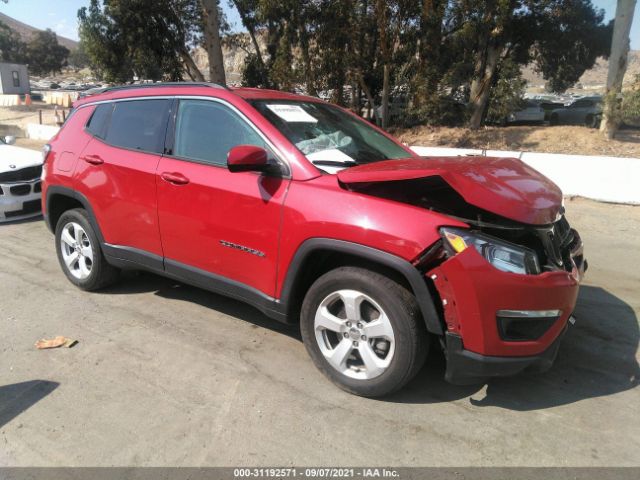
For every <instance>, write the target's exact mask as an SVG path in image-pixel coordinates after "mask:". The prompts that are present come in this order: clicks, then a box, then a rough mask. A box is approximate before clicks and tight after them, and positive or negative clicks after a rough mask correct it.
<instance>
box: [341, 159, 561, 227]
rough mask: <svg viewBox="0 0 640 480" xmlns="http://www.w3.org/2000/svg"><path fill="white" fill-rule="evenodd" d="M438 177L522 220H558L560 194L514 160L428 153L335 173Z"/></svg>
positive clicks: (380, 178)
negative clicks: (417, 156)
mask: <svg viewBox="0 0 640 480" xmlns="http://www.w3.org/2000/svg"><path fill="white" fill-rule="evenodd" d="M436 175H437V176H440V177H442V179H443V180H444V181H446V182H447V183H448V184H449V185H451V187H453V188H454V189H455V190H456V191H457V192H458V193H459V194H460V195H462V197H463V198H464V199H465V200H466V201H467V202H469V203H470V204H472V205H475V206H476V207H479V208H482V209H484V210H488V211H490V212H493V213H496V214H498V215H502V216H503V217H506V218H510V219H511V220H516V221H518V222H522V223H528V224H548V223H553V222H555V221H556V220H557V219H558V214H559V212H560V208H561V206H562V192H561V191H560V189H559V188H558V187H557V186H556V184H555V183H553V182H552V181H551V180H549V179H548V178H547V177H545V176H544V175H542V174H541V173H539V172H538V171H537V170H534V169H533V168H531V167H529V166H528V165H526V164H525V163H524V162H522V161H520V160H518V159H516V158H493V157H433V158H422V159H407V160H387V161H384V162H375V163H371V164H367V165H359V166H357V167H353V168H349V169H347V170H343V171H342V172H340V173H338V179H339V180H340V181H341V182H342V183H344V184H350V183H366V182H385V181H392V180H410V179H415V178H423V177H431V176H436Z"/></svg>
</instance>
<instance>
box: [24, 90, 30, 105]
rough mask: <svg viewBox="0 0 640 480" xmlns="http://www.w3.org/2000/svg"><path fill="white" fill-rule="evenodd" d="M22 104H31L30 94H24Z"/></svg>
mask: <svg viewBox="0 0 640 480" xmlns="http://www.w3.org/2000/svg"><path fill="white" fill-rule="evenodd" d="M24 104H25V105H31V95H29V94H28V93H27V94H26V95H25V96H24Z"/></svg>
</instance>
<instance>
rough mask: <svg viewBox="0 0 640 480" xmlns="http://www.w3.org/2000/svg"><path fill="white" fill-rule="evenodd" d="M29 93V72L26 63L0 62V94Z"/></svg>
mask: <svg viewBox="0 0 640 480" xmlns="http://www.w3.org/2000/svg"><path fill="white" fill-rule="evenodd" d="M26 93H30V86H29V72H28V71H27V66H26V65H20V64H18V63H0V94H10V95H24V94H26Z"/></svg>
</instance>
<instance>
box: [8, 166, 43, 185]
mask: <svg viewBox="0 0 640 480" xmlns="http://www.w3.org/2000/svg"><path fill="white" fill-rule="evenodd" d="M40 175H42V165H36V166H35V167H27V168H21V169H20V170H9V171H8V172H2V173H0V183H14V182H28V181H31V180H35V179H36V178H40Z"/></svg>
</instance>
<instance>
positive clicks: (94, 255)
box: [56, 208, 119, 290]
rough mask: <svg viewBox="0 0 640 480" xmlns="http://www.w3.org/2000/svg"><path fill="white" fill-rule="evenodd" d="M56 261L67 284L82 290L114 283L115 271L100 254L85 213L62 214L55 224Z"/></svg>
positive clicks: (79, 209) (100, 251)
mask: <svg viewBox="0 0 640 480" xmlns="http://www.w3.org/2000/svg"><path fill="white" fill-rule="evenodd" d="M56 251H57V253H58V261H59V262H60V266H61V267H62V271H63V272H64V273H65V275H66V276H67V278H68V279H69V281H71V283H73V284H74V285H76V286H77V287H79V288H81V289H83V290H98V289H100V288H103V287H106V286H107V285H110V284H112V283H114V282H115V281H116V280H117V278H118V273H119V271H118V269H116V268H115V267H113V266H111V265H109V264H108V263H107V261H106V259H105V258H104V255H103V254H102V249H101V248H100V242H99V241H98V237H97V235H96V233H95V232H94V230H93V227H91V223H90V222H89V217H88V215H87V212H86V211H85V210H83V209H81V208H76V209H73V210H68V211H66V212H64V213H63V214H62V215H61V216H60V219H59V220H58V224H57V225H56Z"/></svg>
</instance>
